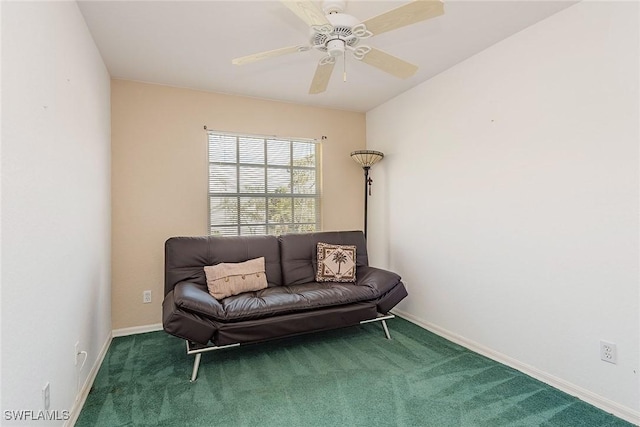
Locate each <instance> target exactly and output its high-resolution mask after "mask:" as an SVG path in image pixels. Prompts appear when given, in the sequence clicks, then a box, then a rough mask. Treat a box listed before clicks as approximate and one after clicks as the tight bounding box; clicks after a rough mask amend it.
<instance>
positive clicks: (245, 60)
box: [231, 46, 309, 65]
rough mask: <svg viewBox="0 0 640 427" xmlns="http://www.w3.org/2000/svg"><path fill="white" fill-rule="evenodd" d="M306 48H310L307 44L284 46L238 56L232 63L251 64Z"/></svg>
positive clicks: (302, 50)
mask: <svg viewBox="0 0 640 427" xmlns="http://www.w3.org/2000/svg"><path fill="white" fill-rule="evenodd" d="M306 50H309V49H308V48H307V47H306V46H289V47H282V48H280V49H274V50H268V51H266V52H260V53H254V54H253V55H247V56H243V57H242V58H236V59H234V60H232V61H231V63H232V64H234V65H244V64H250V63H252V62H256V61H262V60H263V59H268V58H275V57H276V56H282V55H287V54H289V53H295V52H304V51H306Z"/></svg>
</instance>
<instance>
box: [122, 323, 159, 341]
mask: <svg viewBox="0 0 640 427" xmlns="http://www.w3.org/2000/svg"><path fill="white" fill-rule="evenodd" d="M161 330H162V323H154V324H152V325H144V326H133V327H131V328H122V329H114V330H113V331H112V332H111V335H112V336H113V337H114V338H115V337H126V336H127V335H135V334H144V333H145V332H156V331H161Z"/></svg>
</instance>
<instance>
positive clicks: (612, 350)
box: [600, 341, 618, 364]
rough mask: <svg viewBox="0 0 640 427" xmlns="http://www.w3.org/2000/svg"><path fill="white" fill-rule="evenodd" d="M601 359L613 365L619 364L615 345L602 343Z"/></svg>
mask: <svg viewBox="0 0 640 427" xmlns="http://www.w3.org/2000/svg"><path fill="white" fill-rule="evenodd" d="M600 359H602V360H604V361H605V362H609V363H613V364H616V363H618V350H617V349H616V345H615V343H612V342H607V341H600Z"/></svg>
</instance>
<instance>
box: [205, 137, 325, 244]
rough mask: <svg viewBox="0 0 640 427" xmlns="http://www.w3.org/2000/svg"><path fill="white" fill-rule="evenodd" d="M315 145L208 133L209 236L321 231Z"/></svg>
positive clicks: (309, 141)
mask: <svg viewBox="0 0 640 427" xmlns="http://www.w3.org/2000/svg"><path fill="white" fill-rule="evenodd" d="M318 158H319V144H318V143H316V141H315V140H310V139H286V138H275V137H266V136H264V137H263V136H246V135H231V134H226V133H218V132H209V232H210V234H216V235H223V236H237V235H248V234H283V233H292V232H297V233H301V232H312V231H318V230H319V229H320V192H319V184H318V183H319V178H320V177H319V176H318V175H319V173H318Z"/></svg>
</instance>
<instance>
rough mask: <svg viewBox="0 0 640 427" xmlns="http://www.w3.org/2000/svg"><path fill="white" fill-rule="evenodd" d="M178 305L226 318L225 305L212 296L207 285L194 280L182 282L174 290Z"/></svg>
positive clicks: (195, 311) (199, 312)
mask: <svg viewBox="0 0 640 427" xmlns="http://www.w3.org/2000/svg"><path fill="white" fill-rule="evenodd" d="M173 298H174V301H175V304H176V306H178V307H180V308H182V309H184V310H188V311H192V312H194V313H198V314H203V315H209V316H214V317H217V318H221V319H224V317H225V312H224V307H223V306H222V304H220V301H218V300H217V299H215V298H214V297H212V296H211V295H210V294H209V292H208V291H207V288H206V286H202V285H199V284H197V283H193V282H180V283H178V284H177V285H176V286H175V288H174V290H173Z"/></svg>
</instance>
